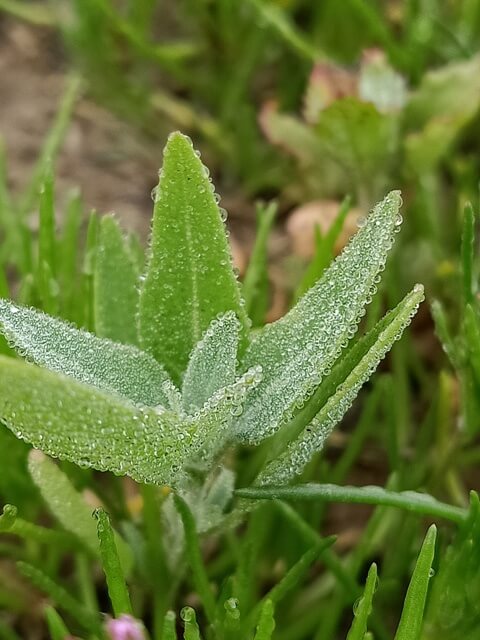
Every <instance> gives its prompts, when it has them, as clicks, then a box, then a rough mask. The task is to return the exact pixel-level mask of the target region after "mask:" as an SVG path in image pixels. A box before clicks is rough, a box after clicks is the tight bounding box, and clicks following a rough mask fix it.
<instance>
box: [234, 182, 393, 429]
mask: <svg viewBox="0 0 480 640" xmlns="http://www.w3.org/2000/svg"><path fill="white" fill-rule="evenodd" d="M400 204H401V199H400V194H399V193H398V192H396V191H394V192H392V193H390V194H389V195H388V196H387V197H386V198H385V200H384V201H383V202H381V203H380V204H379V205H377V206H376V207H375V209H374V210H373V212H372V214H371V215H370V216H369V218H368V221H367V223H366V224H365V226H364V227H363V228H362V229H360V231H359V232H358V233H357V234H356V236H355V237H354V238H353V240H352V241H351V243H350V244H349V245H348V246H347V247H346V248H345V249H344V251H343V253H342V254H341V255H340V256H339V257H338V258H337V259H336V260H335V262H333V264H332V265H331V266H330V267H329V268H328V269H327V270H326V271H325V272H324V275H323V277H322V279H321V280H319V282H317V284H316V285H315V286H314V287H312V289H310V290H309V291H308V292H307V293H306V294H305V296H304V297H303V298H302V299H301V300H300V301H299V302H298V303H297V305H296V306H295V307H294V308H293V309H292V310H291V311H290V312H289V313H288V314H287V315H286V316H284V317H283V318H281V319H280V320H278V321H277V322H275V323H274V324H271V325H267V326H266V327H265V329H263V330H262V331H261V332H260V333H259V334H257V336H256V337H255V339H254V340H253V341H252V343H251V345H250V346H249V348H248V350H247V352H246V355H245V357H244V360H243V366H244V367H245V368H248V367H250V366H252V365H253V364H258V365H260V366H261V367H262V373H263V380H262V382H261V383H260V384H259V385H258V387H257V389H256V390H255V391H254V392H253V393H252V394H251V396H250V399H249V402H248V405H247V407H246V409H245V411H244V413H243V415H242V417H241V418H240V420H239V424H238V432H237V433H238V435H239V436H240V437H241V438H242V439H243V440H246V441H247V442H258V441H259V440H261V439H262V438H264V437H266V436H268V435H271V434H272V433H274V432H275V431H276V430H277V429H278V428H279V426H280V424H281V423H282V420H284V419H285V418H286V417H287V414H288V412H291V411H292V410H293V409H294V406H295V404H299V403H304V402H305V399H306V397H307V396H308V395H309V394H311V393H312V392H313V391H314V389H315V388H316V387H317V386H318V385H319V384H320V382H321V380H322V378H323V376H325V375H327V374H328V373H329V371H330V368H331V366H332V365H333V364H334V362H335V360H336V359H337V358H338V356H339V354H340V352H341V349H342V347H344V346H346V344H347V342H348V339H349V338H351V337H352V336H353V335H354V333H355V330H356V327H357V323H358V321H359V319H360V317H361V316H362V310H363V307H364V306H365V304H366V303H367V302H368V301H369V297H370V296H371V295H372V294H373V292H374V291H375V282H376V279H377V277H378V275H379V273H380V271H381V270H382V269H383V268H384V265H385V260H386V256H387V253H388V250H389V249H390V247H391V245H392V242H393V235H394V231H395V229H396V228H397V227H398V225H399V222H400V221H401V218H400V217H399V208H400Z"/></svg>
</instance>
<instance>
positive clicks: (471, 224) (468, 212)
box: [461, 203, 475, 304]
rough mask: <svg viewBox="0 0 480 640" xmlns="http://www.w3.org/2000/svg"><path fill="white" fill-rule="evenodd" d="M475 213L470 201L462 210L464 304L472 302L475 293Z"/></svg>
mask: <svg viewBox="0 0 480 640" xmlns="http://www.w3.org/2000/svg"><path fill="white" fill-rule="evenodd" d="M474 244H475V214H474V211H473V207H472V205H471V204H470V203H467V204H466V205H465V208H464V210H463V226H462V245H461V267H462V292H463V300H464V302H465V303H466V304H471V303H472V302H473V297H474V294H475V291H474V288H473V261H474V258H475V255H474V254H475V247H474Z"/></svg>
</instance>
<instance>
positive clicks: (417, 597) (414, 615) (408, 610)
mask: <svg viewBox="0 0 480 640" xmlns="http://www.w3.org/2000/svg"><path fill="white" fill-rule="evenodd" d="M436 537H437V529H436V527H435V525H434V524H432V526H431V527H430V529H429V530H428V532H427V535H426V536H425V540H424V542H423V545H422V548H421V550H420V554H419V556H418V560H417V564H416V565H415V569H414V571H413V575H412V579H411V580H410V584H409V586H408V590H407V595H406V596H405V604H404V605H403V611H402V616H401V618H400V622H399V625H398V629H397V633H396V634H395V640H419V638H420V637H421V632H422V625H423V612H424V609H425V603H426V600H427V593H428V585H429V582H430V579H431V577H432V563H433V558H434V555H435V539H436Z"/></svg>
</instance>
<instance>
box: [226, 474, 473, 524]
mask: <svg viewBox="0 0 480 640" xmlns="http://www.w3.org/2000/svg"><path fill="white" fill-rule="evenodd" d="M235 495H237V496H238V497H241V498H249V499H251V500H252V499H253V500H305V501H315V500H325V501H327V502H345V503H349V504H375V505H385V506H391V507H398V508H399V509H405V510H406V511H410V512H412V513H418V514H422V515H425V516H434V517H438V518H445V519H446V520H451V521H452V522H455V523H457V524H460V523H461V522H464V521H465V519H466V518H467V516H468V511H467V510H466V509H461V508H460V507H453V506H451V505H449V504H445V503H443V502H439V501H438V500H436V499H435V498H433V497H432V496H430V495H428V494H426V493H418V492H416V491H399V492H395V491H388V490H386V489H383V488H382V487H375V486H369V487H349V486H346V487H340V486H338V485H334V484H313V483H310V484H303V485H295V486H291V487H289V486H279V487H269V486H264V487H248V488H245V489H237V490H236V491H235Z"/></svg>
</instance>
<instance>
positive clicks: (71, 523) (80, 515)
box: [28, 450, 98, 556]
mask: <svg viewBox="0 0 480 640" xmlns="http://www.w3.org/2000/svg"><path fill="white" fill-rule="evenodd" d="M28 470H29V471H30V475H31V476H32V478H33V480H34V482H35V484H36V485H37V487H38V488H39V489H40V493H41V494H42V497H43V499H44V500H45V502H46V504H47V505H48V507H49V509H50V511H51V512H52V514H53V515H54V516H55V518H56V519H57V520H58V521H59V522H60V524H61V525H62V527H63V528H64V529H65V530H66V531H70V533H73V534H74V535H75V536H76V537H77V538H79V539H80V540H81V541H82V542H83V544H84V545H85V547H86V548H87V549H89V550H90V552H91V553H92V554H93V555H94V556H98V540H97V530H96V527H95V523H94V522H93V520H92V511H93V509H91V508H90V507H88V506H87V504H86V502H85V500H84V499H83V498H82V497H81V496H80V495H79V494H78V493H77V491H76V490H75V488H74V487H73V485H72V483H71V482H70V480H69V479H68V478H67V476H66V475H65V474H64V473H63V471H61V470H60V469H59V468H58V467H57V466H56V465H55V464H54V463H53V462H52V461H51V460H50V459H49V458H47V457H46V456H44V455H43V454H42V453H41V452H40V451H36V450H32V451H30V454H29V456H28Z"/></svg>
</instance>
